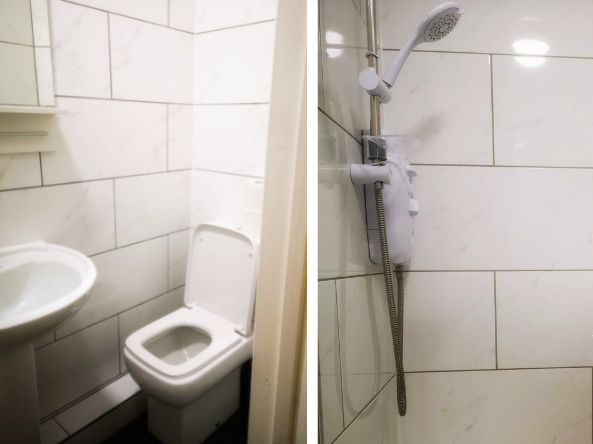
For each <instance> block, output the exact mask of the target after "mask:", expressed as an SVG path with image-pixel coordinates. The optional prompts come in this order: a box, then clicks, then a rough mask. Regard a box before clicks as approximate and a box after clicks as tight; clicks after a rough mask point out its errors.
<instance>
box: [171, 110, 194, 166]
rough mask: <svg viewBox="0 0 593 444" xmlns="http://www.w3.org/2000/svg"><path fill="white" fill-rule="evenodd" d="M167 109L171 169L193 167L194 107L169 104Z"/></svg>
mask: <svg viewBox="0 0 593 444" xmlns="http://www.w3.org/2000/svg"><path fill="white" fill-rule="evenodd" d="M167 111H168V119H169V120H168V123H169V126H168V156H169V157H168V167H169V170H182V169H188V168H191V166H192V148H193V143H192V142H193V138H194V129H193V115H194V107H193V106H191V105H168V106H167Z"/></svg>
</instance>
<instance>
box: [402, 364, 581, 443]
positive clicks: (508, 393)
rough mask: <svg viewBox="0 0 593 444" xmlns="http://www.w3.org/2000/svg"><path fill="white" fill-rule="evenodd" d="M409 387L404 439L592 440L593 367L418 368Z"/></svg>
mask: <svg viewBox="0 0 593 444" xmlns="http://www.w3.org/2000/svg"><path fill="white" fill-rule="evenodd" d="M406 386H407V389H408V412H407V415H406V417H405V420H404V421H401V422H400V427H401V431H400V439H401V442H402V443H405V444H408V443H430V444H445V443H451V442H455V443H459V444H476V443H505V444H525V443H543V442H549V443H554V444H589V443H590V442H591V439H592V436H591V369H590V368H589V369H550V370H508V371H481V372H450V373H449V372H446V373H418V374H412V375H407V376H406ZM392 402H393V400H392Z"/></svg>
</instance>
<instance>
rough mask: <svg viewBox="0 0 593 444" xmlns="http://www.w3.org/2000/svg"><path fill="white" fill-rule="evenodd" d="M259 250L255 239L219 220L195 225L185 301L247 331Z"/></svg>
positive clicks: (240, 330) (238, 329)
mask: <svg viewBox="0 0 593 444" xmlns="http://www.w3.org/2000/svg"><path fill="white" fill-rule="evenodd" d="M258 257H259V249H258V244H257V241H256V240H255V239H254V238H252V237H251V236H249V235H248V234H246V233H244V232H242V231H241V230H240V229H239V228H236V227H234V226H232V225H229V224H225V223H223V222H208V223H204V224H200V225H198V226H197V227H196V228H195V229H194V232H193V233H192V237H191V240H190V249H189V257H188V263H187V286H186V289H185V304H186V305H187V306H188V307H192V306H199V307H202V308H205V309H206V310H208V311H210V312H212V313H215V314H217V315H218V316H220V317H223V318H225V319H227V320H229V321H231V322H232V323H234V324H235V325H237V331H238V332H239V333H241V334H243V335H248V334H249V333H251V321H252V319H253V307H254V302H255V287H256V282H257V267H258Z"/></svg>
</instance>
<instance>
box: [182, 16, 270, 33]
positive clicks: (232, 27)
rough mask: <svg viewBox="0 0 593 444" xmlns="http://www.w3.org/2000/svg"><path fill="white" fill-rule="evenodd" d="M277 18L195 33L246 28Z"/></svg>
mask: <svg viewBox="0 0 593 444" xmlns="http://www.w3.org/2000/svg"><path fill="white" fill-rule="evenodd" d="M275 21H276V19H275V18H273V19H268V20H261V21H259V22H251V23H243V24H241V25H234V26H227V27H226V28H218V29H211V30H209V31H201V32H195V33H194V35H202V34H212V33H213V32H218V31H226V30H227V29H236V28H245V27H247V26H254V25H261V24H262V23H269V22H275Z"/></svg>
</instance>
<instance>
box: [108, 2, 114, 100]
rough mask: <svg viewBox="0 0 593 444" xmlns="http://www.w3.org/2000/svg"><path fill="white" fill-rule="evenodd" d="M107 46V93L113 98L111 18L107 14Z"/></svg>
mask: <svg viewBox="0 0 593 444" xmlns="http://www.w3.org/2000/svg"><path fill="white" fill-rule="evenodd" d="M107 47H108V48H109V93H110V95H111V99H112V100H113V65H112V64H111V18H110V16H109V14H107Z"/></svg>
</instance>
